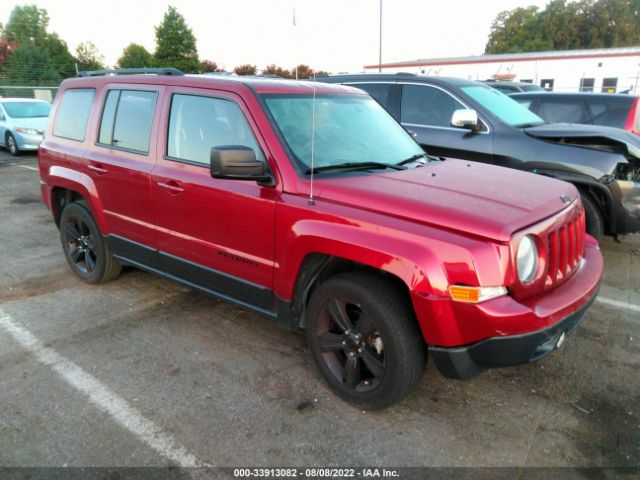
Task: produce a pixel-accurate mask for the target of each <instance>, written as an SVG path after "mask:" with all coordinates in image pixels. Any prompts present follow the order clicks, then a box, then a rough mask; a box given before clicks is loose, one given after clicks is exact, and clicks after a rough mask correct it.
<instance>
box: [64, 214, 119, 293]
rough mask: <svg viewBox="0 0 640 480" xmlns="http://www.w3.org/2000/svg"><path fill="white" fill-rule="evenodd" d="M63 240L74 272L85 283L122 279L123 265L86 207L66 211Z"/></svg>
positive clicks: (65, 251) (66, 255) (65, 252)
mask: <svg viewBox="0 0 640 480" xmlns="http://www.w3.org/2000/svg"><path fill="white" fill-rule="evenodd" d="M60 240H61V242H62V249H63V251H64V255H65V257H66V258H67V262H68V263H69V266H70V267H71V270H73V273H75V274H76V275H77V276H78V277H80V278H81V279H82V280H84V281H85V282H88V283H100V282H107V281H109V280H113V279H114V278H116V277H117V276H118V275H120V272H121V271H122V265H121V264H120V263H119V262H118V261H117V260H116V259H115V258H113V255H112V254H111V249H110V248H109V245H108V244H107V243H106V242H105V241H104V239H103V238H102V235H101V234H100V230H99V229H98V226H97V225H96V222H95V221H94V219H93V217H92V216H91V213H90V212H89V210H88V209H87V207H86V206H85V205H83V204H81V203H77V202H75V203H70V204H69V205H67V206H66V207H65V208H64V210H63V211H62V215H61V216H60Z"/></svg>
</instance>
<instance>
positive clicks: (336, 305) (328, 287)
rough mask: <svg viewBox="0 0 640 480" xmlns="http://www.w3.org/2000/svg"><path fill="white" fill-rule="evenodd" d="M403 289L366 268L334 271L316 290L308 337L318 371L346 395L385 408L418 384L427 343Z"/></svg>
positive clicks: (307, 322)
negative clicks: (366, 270) (345, 271)
mask: <svg viewBox="0 0 640 480" xmlns="http://www.w3.org/2000/svg"><path fill="white" fill-rule="evenodd" d="M403 293H404V292H402V290H401V289H400V288H398V287H396V285H395V284H393V283H392V282H390V281H388V280H386V279H384V278H383V277H380V276H378V275H375V274H370V273H364V272H347V273H343V274H339V275H336V276H335V277H332V278H330V279H328V280H326V281H325V282H324V283H323V284H321V285H320V286H319V287H318V288H317V289H316V290H315V291H314V292H313V294H312V296H311V300H310V301H309V305H308V308H307V313H306V319H305V323H306V338H307V343H308V345H309V349H310V350H311V353H312V355H313V358H314V360H315V362H316V365H317V366H318V369H319V370H320V373H321V374H322V376H323V377H324V379H325V380H326V381H327V383H328V384H329V387H330V388H331V389H332V390H333V391H334V392H335V393H337V394H338V395H339V396H340V397H342V398H343V399H345V400H347V401H350V402H353V403H357V404H360V405H362V406H364V407H367V408H371V409H378V408H384V407H387V406H389V405H392V404H394V403H396V402H398V401H400V400H401V399H403V398H404V397H405V396H407V395H409V393H411V392H412V391H413V390H414V389H415V388H416V387H417V385H418V384H419V382H420V379H421V378H422V375H423V373H424V368H425V364H426V347H425V344H424V341H423V339H422V336H421V334H420V330H419V328H418V326H417V322H416V320H415V317H414V315H413V311H412V309H411V306H410V303H409V302H408V300H406V298H405V295H403Z"/></svg>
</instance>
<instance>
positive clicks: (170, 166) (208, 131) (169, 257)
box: [151, 87, 279, 312]
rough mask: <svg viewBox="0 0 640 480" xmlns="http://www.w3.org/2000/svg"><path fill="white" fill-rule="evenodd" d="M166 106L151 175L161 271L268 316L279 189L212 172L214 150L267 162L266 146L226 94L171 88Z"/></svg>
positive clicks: (233, 98) (237, 100) (235, 101)
mask: <svg viewBox="0 0 640 480" xmlns="http://www.w3.org/2000/svg"><path fill="white" fill-rule="evenodd" d="M166 102H167V105H166V108H165V109H164V111H165V112H166V114H165V116H164V117H165V118H164V119H163V125H164V128H163V130H165V131H166V139H165V137H164V135H162V137H163V140H162V141H159V142H158V145H159V146H158V150H159V154H158V158H157V163H156V166H155V167H154V169H153V171H152V174H151V191H152V197H153V203H154V208H155V212H156V222H157V228H158V247H159V251H160V262H161V267H162V269H163V270H164V271H167V272H169V273H171V274H172V275H174V276H176V277H178V278H180V279H182V280H183V281H187V282H190V283H192V284H194V285H196V286H198V287H201V288H205V289H208V290H210V291H212V292H214V293H216V294H218V295H221V296H223V297H228V298H229V299H231V300H235V301H240V302H243V303H246V304H248V305H251V306H253V307H257V308H258V309H262V310H265V311H269V312H271V311H272V310H273V308H274V299H273V295H272V288H273V270H274V220H275V201H276V199H277V198H278V195H279V190H278V189H277V188H274V187H268V186H262V185H259V184H258V183H256V182H255V181H241V180H227V179H214V178H212V177H211V175H210V170H209V162H210V153H211V148H212V147H216V146H222V145H241V146H246V147H250V148H252V149H253V150H254V151H255V153H256V158H257V159H259V160H262V161H263V162H266V161H267V160H266V158H267V157H266V154H267V149H266V146H265V144H264V143H263V142H262V140H261V139H260V137H259V135H256V132H257V129H256V127H255V124H254V122H253V120H252V119H251V116H250V115H249V113H248V111H247V109H246V107H245V105H244V104H243V102H242V100H241V99H240V98H239V97H237V96H235V95H233V94H231V93H228V92H215V91H211V90H199V89H188V88H177V87H176V88H175V89H173V90H171V91H170V92H168V95H167V97H166ZM165 140H166V141H165Z"/></svg>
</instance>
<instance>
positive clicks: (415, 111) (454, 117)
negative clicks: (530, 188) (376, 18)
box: [317, 73, 640, 238]
mask: <svg viewBox="0 0 640 480" xmlns="http://www.w3.org/2000/svg"><path fill="white" fill-rule="evenodd" d="M317 80H318V81H321V82H329V83H342V84H345V85H351V86H355V87H358V88H360V89H362V90H364V91H366V92H367V93H369V94H370V95H371V96H372V97H373V98H375V99H376V100H377V101H378V102H379V103H380V104H382V105H383V106H384V107H385V108H386V109H387V110H388V111H389V112H390V113H391V114H392V115H393V116H394V117H395V118H396V119H397V120H398V121H399V122H401V123H402V125H403V126H404V127H405V129H406V130H407V131H409V133H411V135H413V136H414V138H415V139H416V140H417V141H418V143H420V145H422V147H423V148H424V149H425V151H426V152H427V153H429V154H431V155H436V156H442V157H454V158H462V159H467V160H474V161H479V162H485V163H493V164H496V165H501V166H505V167H510V168H516V169H519V170H525V171H530V172H533V173H538V174H541V175H546V176H549V177H554V178H558V179H560V180H565V181H567V182H570V183H573V184H574V185H575V186H576V187H577V188H578V190H579V191H580V194H581V196H582V201H583V203H584V207H585V210H586V216H587V231H588V232H589V233H590V234H591V235H593V236H594V237H596V238H600V237H601V236H602V235H603V234H610V235H618V234H625V233H632V232H637V231H640V139H638V137H636V136H635V135H632V134H630V133H629V132H625V131H623V130H619V129H617V128H607V127H600V126H598V127H596V126H592V125H570V124H548V123H546V122H545V121H544V120H542V119H541V118H540V117H538V116H537V115H535V114H534V113H533V112H531V111H529V110H527V109H526V108H525V107H523V106H521V105H520V104H518V103H517V102H516V101H514V100H513V99H512V98H510V97H508V96H507V95H504V94H503V93H501V92H499V91H498V90H495V89H493V88H491V87H488V86H487V85H486V84H484V83H480V82H474V81H471V80H464V79H460V78H446V77H428V76H419V75H413V74H406V73H403V74H396V75H388V74H382V75H381V74H362V75H337V76H331V77H322V78H318V79H317Z"/></svg>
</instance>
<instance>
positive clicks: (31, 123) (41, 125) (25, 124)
mask: <svg viewBox="0 0 640 480" xmlns="http://www.w3.org/2000/svg"><path fill="white" fill-rule="evenodd" d="M48 121H49V117H36V118H12V119H11V125H13V127H14V128H15V127H22V128H35V129H36V130H45V129H46V128H47V122H48Z"/></svg>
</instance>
